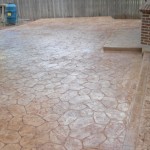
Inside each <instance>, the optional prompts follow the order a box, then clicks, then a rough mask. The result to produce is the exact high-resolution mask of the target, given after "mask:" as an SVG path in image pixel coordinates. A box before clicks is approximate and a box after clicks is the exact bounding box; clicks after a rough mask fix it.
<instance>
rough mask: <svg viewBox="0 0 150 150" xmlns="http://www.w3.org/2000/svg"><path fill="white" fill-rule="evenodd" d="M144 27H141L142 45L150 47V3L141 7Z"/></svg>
mask: <svg viewBox="0 0 150 150" xmlns="http://www.w3.org/2000/svg"><path fill="white" fill-rule="evenodd" d="M140 11H141V12H142V27H141V43H142V44H143V45H150V1H147V2H146V3H145V4H144V5H143V6H141V8H140Z"/></svg>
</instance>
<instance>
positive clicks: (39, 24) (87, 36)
mask: <svg viewBox="0 0 150 150" xmlns="http://www.w3.org/2000/svg"><path fill="white" fill-rule="evenodd" d="M135 27H136V28H139V27H140V21H139V20H113V19H112V18H109V17H97V18H79V19H43V20H39V21H35V22H32V23H29V24H26V25H22V26H19V27H14V28H11V29H5V30H1V31H0V149H1V150H123V149H126V150H131V149H134V148H135V147H134V145H133V146H131V145H130V143H129V144H128V140H126V139H127V137H128V135H131V134H134V133H130V132H129V131H130V130H129V125H130V121H131V116H132V114H133V111H134V109H133V108H134V107H133V106H134V103H135V94H136V91H137V86H138V83H139V74H140V69H141V62H142V55H141V53H138V52H107V53H104V52H103V49H102V47H103V45H104V44H105V42H106V40H107V39H108V37H109V36H110V35H111V33H112V32H113V30H116V29H125V28H126V29H128V28H129V29H132V28H135ZM134 113H136V112H134ZM133 131H134V130H133ZM132 140H133V139H132Z"/></svg>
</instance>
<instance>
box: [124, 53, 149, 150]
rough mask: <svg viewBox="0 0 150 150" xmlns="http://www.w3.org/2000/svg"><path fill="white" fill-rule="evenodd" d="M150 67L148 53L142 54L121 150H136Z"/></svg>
mask: <svg viewBox="0 0 150 150" xmlns="http://www.w3.org/2000/svg"><path fill="white" fill-rule="evenodd" d="M149 66H150V53H148V52H144V53H143V60H142V64H141V70H140V73H139V82H138V86H137V88H136V93H135V96H134V101H133V103H132V105H131V108H130V109H132V111H130V112H132V113H131V114H129V115H130V117H129V121H128V126H127V132H126V137H125V140H124V145H123V150H136V145H137V139H138V133H139V126H140V119H141V113H142V108H143V103H144V97H145V91H146V85H147V77H148V71H149Z"/></svg>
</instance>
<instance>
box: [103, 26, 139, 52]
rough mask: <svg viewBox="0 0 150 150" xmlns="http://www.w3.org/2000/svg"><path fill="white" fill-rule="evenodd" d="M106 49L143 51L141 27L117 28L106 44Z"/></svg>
mask: <svg viewBox="0 0 150 150" xmlns="http://www.w3.org/2000/svg"><path fill="white" fill-rule="evenodd" d="M104 50H127V51H140V52H141V51H142V45H141V28H139V27H137V28H127V29H121V30H119V29H117V30H115V31H114V32H113V33H112V35H111V36H110V38H109V39H108V41H107V42H106V43H105V45H104Z"/></svg>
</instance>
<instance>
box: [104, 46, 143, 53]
mask: <svg viewBox="0 0 150 150" xmlns="http://www.w3.org/2000/svg"><path fill="white" fill-rule="evenodd" d="M103 50H104V51H136V52H142V47H106V46H104V47H103Z"/></svg>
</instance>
